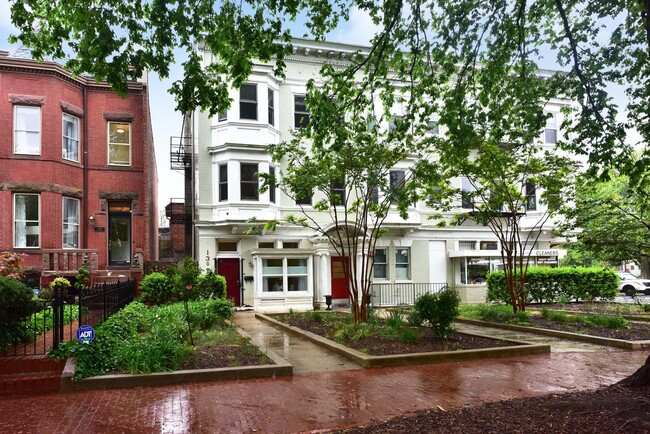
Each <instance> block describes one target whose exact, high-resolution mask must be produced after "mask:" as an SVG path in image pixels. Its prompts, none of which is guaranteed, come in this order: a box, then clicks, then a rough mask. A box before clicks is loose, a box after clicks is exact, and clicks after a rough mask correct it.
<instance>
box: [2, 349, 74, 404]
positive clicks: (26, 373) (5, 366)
mask: <svg viewBox="0 0 650 434" xmlns="http://www.w3.org/2000/svg"><path fill="white" fill-rule="evenodd" d="M64 366H65V361H60V362H57V361H54V360H51V359H50V358H48V357H46V356H24V357H0V396H9V395H24V394H35V393H48V392H57V391H59V389H60V388H61V373H62V372H63V368H64Z"/></svg>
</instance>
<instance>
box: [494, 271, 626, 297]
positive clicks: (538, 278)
mask: <svg viewBox="0 0 650 434" xmlns="http://www.w3.org/2000/svg"><path fill="white" fill-rule="evenodd" d="M486 281H487V287H488V290H487V301H488V302H500V303H510V302H511V300H510V295H509V293H508V288H507V286H506V279H505V273H504V271H502V270H500V271H494V272H492V273H488V275H487V278H486ZM525 289H526V301H527V302H532V301H534V302H537V303H552V302H555V301H560V302H566V301H570V300H575V301H580V300H589V301H593V300H595V299H596V298H600V299H603V300H613V299H614V297H616V295H617V294H618V277H617V275H616V273H615V272H614V271H612V270H608V269H604V268H574V267H559V268H548V267H531V268H529V269H528V272H527V273H526V283H525Z"/></svg>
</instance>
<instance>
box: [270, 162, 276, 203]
mask: <svg viewBox="0 0 650 434" xmlns="http://www.w3.org/2000/svg"><path fill="white" fill-rule="evenodd" d="M269 176H270V177H271V184H270V185H269V201H270V202H271V203H275V167H273V166H269Z"/></svg>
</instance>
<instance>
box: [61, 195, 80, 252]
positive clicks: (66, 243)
mask: <svg viewBox="0 0 650 434" xmlns="http://www.w3.org/2000/svg"><path fill="white" fill-rule="evenodd" d="M79 203H80V201H79V199H73V198H70V197H64V198H63V248H64V249H78V248H79V210H80V207H79Z"/></svg>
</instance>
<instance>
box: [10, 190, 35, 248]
mask: <svg viewBox="0 0 650 434" xmlns="http://www.w3.org/2000/svg"><path fill="white" fill-rule="evenodd" d="M40 218H41V213H40V196H39V195H38V194H23V193H16V194H14V247H17V248H20V247H25V248H30V247H33V248H38V247H40V245H41V242H40V235H41V223H40Z"/></svg>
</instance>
